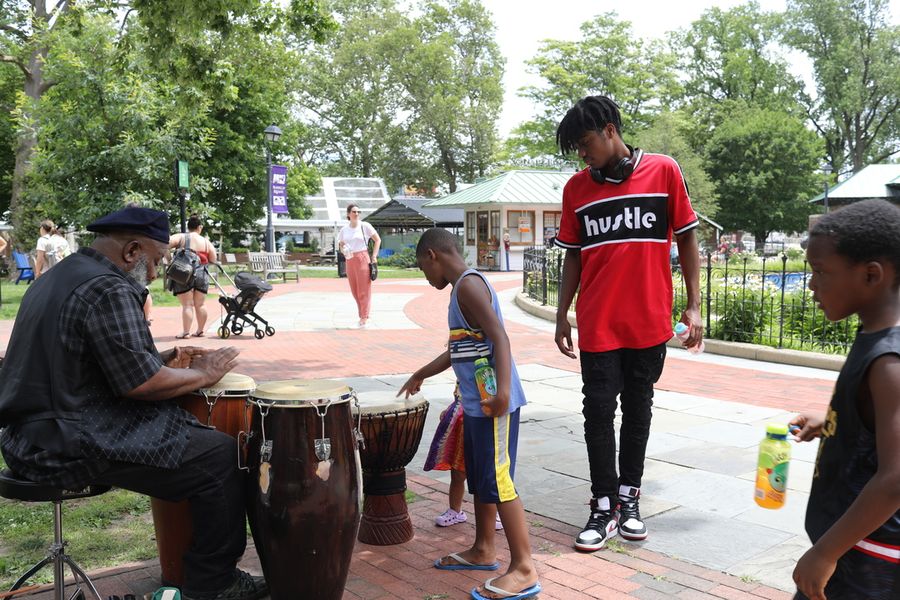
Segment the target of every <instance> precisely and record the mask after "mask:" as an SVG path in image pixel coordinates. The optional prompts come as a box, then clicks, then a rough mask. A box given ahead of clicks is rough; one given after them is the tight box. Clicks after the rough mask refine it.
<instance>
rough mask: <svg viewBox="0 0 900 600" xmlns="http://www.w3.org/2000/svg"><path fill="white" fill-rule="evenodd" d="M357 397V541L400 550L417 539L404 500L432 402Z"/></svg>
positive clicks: (385, 396) (362, 394)
mask: <svg viewBox="0 0 900 600" xmlns="http://www.w3.org/2000/svg"><path fill="white" fill-rule="evenodd" d="M358 397H359V415H358V418H359V430H360V433H361V434H362V437H363V444H364V447H363V449H362V450H361V451H360V456H361V458H362V469H363V492H364V493H365V500H364V502H363V515H362V523H360V526H359V541H361V542H363V543H365V544H375V545H377V546H389V545H391V544H402V543H403V542H408V541H409V540H411V539H412V537H413V528H412V521H411V520H410V518H409V510H408V509H407V507H406V498H405V496H404V492H405V491H406V465H408V464H409V461H411V460H412V459H413V456H415V454H416V450H418V448H419V442H420V441H421V439H422V431H423V430H424V428H425V415H427V414H428V402H427V401H426V400H425V399H424V398H422V397H421V396H420V395H418V394H416V395H414V396H410V397H409V398H407V399H405V400H403V399H400V398H397V397H396V392H391V391H384V392H360V393H359V395H358Z"/></svg>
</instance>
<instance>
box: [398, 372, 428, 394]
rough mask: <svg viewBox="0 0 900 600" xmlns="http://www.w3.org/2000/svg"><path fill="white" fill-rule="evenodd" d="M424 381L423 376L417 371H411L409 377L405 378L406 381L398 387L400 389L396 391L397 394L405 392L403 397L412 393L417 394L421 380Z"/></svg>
mask: <svg viewBox="0 0 900 600" xmlns="http://www.w3.org/2000/svg"><path fill="white" fill-rule="evenodd" d="M424 381H425V378H424V377H422V376H420V375H419V374H418V373H413V374H412V375H410V376H409V379H407V380H406V383H404V384H403V386H402V387H401V388H400V391H399V392H397V395H398V396H399V395H400V394H402V393H403V392H406V396H404V398H409V397H410V396H412V395H414V394H418V393H419V390H421V389H422V382H424Z"/></svg>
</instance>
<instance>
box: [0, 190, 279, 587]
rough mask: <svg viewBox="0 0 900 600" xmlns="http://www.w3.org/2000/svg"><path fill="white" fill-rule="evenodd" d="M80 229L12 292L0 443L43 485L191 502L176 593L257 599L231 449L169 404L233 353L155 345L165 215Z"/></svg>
mask: <svg viewBox="0 0 900 600" xmlns="http://www.w3.org/2000/svg"><path fill="white" fill-rule="evenodd" d="M87 229H88V231H93V232H95V233H97V237H96V239H95V240H94V243H93V244H92V245H91V247H89V248H83V249H81V250H80V251H79V252H78V253H76V254H73V255H72V256H70V257H69V258H67V259H66V268H65V269H51V270H50V271H48V272H47V273H46V274H45V276H44V277H41V278H40V279H39V280H37V281H35V282H34V284H33V285H32V286H31V287H30V288H29V290H28V292H27V293H26V294H25V296H24V297H23V299H22V304H21V308H20V309H19V313H18V315H17V317H16V322H15V326H14V327H13V332H12V336H11V338H10V341H9V346H8V348H7V352H6V357H5V358H6V360H5V362H4V364H3V369H2V371H0V426H2V427H4V429H3V430H2V433H0V451H2V453H3V457H4V459H5V460H6V463H7V465H9V467H10V469H12V471H13V472H15V473H16V474H18V475H19V476H22V477H26V478H28V479H31V480H33V481H36V482H39V483H43V484H47V485H53V486H57V487H61V488H66V489H78V488H81V487H83V486H85V485H87V484H88V483H95V484H104V485H111V486H115V487H119V488H123V489H127V490H133V491H136V492H138V493H142V494H147V495H150V496H153V497H156V498H162V499H164V500H170V501H180V500H188V501H189V503H190V510H191V515H192V518H193V523H194V536H193V542H192V545H191V547H190V549H189V551H188V552H187V553H186V554H185V556H184V571H185V584H184V589H183V590H182V596H183V598H184V599H185V600H250V599H254V598H262V597H264V596H265V595H266V594H267V593H268V590H267V588H266V585H265V582H264V581H263V579H262V578H261V577H253V576H251V575H249V574H247V573H245V572H243V571H239V570H237V569H236V565H237V561H238V559H239V558H240V557H241V555H242V554H243V553H244V548H245V546H246V541H247V540H246V538H247V535H246V521H245V519H246V515H245V508H244V491H243V488H244V477H243V476H242V472H241V471H239V470H238V468H237V448H236V444H235V443H234V440H233V439H232V438H231V437H229V436H228V435H226V434H224V433H222V432H219V431H216V430H214V429H209V428H206V427H203V426H201V425H200V424H199V423H198V422H197V420H196V419H195V418H194V417H192V416H191V415H189V414H188V413H187V412H185V411H183V410H182V409H180V408H179V407H178V406H177V405H176V404H175V403H174V402H172V401H171V399H173V398H176V397H178V396H181V395H183V394H186V393H189V392H193V391H195V390H197V389H199V388H202V387H205V386H209V385H212V384H213V383H215V382H217V381H218V380H219V379H221V378H222V376H223V375H225V373H227V372H228V371H230V370H231V369H232V368H233V367H234V366H235V364H236V359H237V354H238V351H237V350H236V349H235V348H232V347H227V348H220V349H218V350H205V349H202V348H196V347H181V348H174V349H173V350H171V351H167V352H165V353H163V354H162V355H161V354H160V353H159V352H157V350H156V347H155V346H154V344H153V338H152V337H151V335H150V331H149V329H148V327H147V322H146V319H145V318H144V312H143V304H144V297H145V295H146V293H147V288H146V286H147V284H148V283H150V282H151V281H153V279H155V278H156V270H157V265H158V264H159V261H160V260H161V259H162V257H163V256H164V255H165V254H166V251H167V247H168V243H169V220H168V217H167V216H166V214H165V213H162V212H159V211H155V210H150V209H146V208H139V207H128V208H124V209H122V210H119V211H116V212H114V213H111V214H109V215H106V216H105V217H102V218H100V219H98V220H97V221H95V222H93V223H92V224H90V225H88V227H87Z"/></svg>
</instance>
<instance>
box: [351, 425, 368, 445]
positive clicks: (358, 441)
mask: <svg viewBox="0 0 900 600" xmlns="http://www.w3.org/2000/svg"><path fill="white" fill-rule="evenodd" d="M353 435H354V436H355V437H356V445H357V446H359V448H360V449H362V450H365V449H366V438H365V437H363V434H362V433H360V431H359V429H354V430H353Z"/></svg>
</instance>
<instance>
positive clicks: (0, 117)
mask: <svg viewBox="0 0 900 600" xmlns="http://www.w3.org/2000/svg"><path fill="white" fill-rule="evenodd" d="M18 88H19V81H18V78H17V77H15V76H14V73H12V71H10V70H7V69H2V68H0V215H4V214H6V211H7V210H9V201H10V196H11V193H12V177H13V170H14V169H15V166H16V154H15V151H14V148H15V145H16V129H15V120H14V119H13V112H14V110H15V108H16V90H17V89H18Z"/></svg>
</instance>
